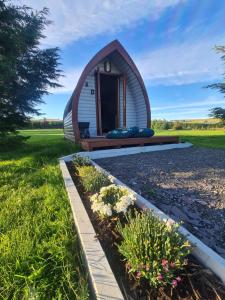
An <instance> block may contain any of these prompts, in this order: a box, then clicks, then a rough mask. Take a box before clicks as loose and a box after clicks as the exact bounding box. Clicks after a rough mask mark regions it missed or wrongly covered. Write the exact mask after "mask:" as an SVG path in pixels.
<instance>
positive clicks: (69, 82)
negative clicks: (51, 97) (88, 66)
mask: <svg viewBox="0 0 225 300" xmlns="http://www.w3.org/2000/svg"><path fill="white" fill-rule="evenodd" d="M81 72H82V68H75V69H70V70H67V71H66V72H65V73H64V76H63V77H61V78H60V79H59V83H60V84H61V85H62V87H59V88H54V89H50V90H49V92H50V93H53V94H62V93H71V92H72V91H73V90H74V88H75V87H76V84H77V82H78V80H79V78H80V75H81Z"/></svg>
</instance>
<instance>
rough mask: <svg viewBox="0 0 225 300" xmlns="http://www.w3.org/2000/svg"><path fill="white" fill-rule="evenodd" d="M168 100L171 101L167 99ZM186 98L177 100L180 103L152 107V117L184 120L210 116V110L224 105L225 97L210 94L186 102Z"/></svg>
mask: <svg viewBox="0 0 225 300" xmlns="http://www.w3.org/2000/svg"><path fill="white" fill-rule="evenodd" d="M167 101H168V102H171V101H169V100H167ZM185 101H187V100H186V99H180V100H177V102H178V103H180V104H175V105H165V106H161V107H154V106H153V107H152V108H151V110H152V119H167V120H182V119H185V118H194V117H196V118H208V115H209V110H210V109H211V108H213V107H215V106H221V105H222V106H224V105H225V99H224V98H219V97H214V96H209V97H207V98H206V99H197V100H196V101H194V100H192V101H191V102H188V103H185Z"/></svg>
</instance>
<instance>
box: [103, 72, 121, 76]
mask: <svg viewBox="0 0 225 300" xmlns="http://www.w3.org/2000/svg"><path fill="white" fill-rule="evenodd" d="M99 73H100V74H101V75H102V74H103V75H108V76H115V77H118V76H122V74H121V73H107V72H104V71H99Z"/></svg>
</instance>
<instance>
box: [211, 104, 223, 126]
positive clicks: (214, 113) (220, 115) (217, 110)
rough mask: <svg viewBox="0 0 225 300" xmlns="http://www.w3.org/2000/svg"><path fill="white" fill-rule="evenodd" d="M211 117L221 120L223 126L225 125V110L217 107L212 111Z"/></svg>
mask: <svg viewBox="0 0 225 300" xmlns="http://www.w3.org/2000/svg"><path fill="white" fill-rule="evenodd" d="M209 116H210V117H213V118H215V119H220V120H221V122H222V123H223V125H225V109H224V108H222V107H215V108H212V109H211V110H210V114H209Z"/></svg>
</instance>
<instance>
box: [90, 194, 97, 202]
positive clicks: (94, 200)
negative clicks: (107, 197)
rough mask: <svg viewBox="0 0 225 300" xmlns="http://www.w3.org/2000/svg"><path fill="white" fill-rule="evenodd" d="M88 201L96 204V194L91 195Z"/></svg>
mask: <svg viewBox="0 0 225 300" xmlns="http://www.w3.org/2000/svg"><path fill="white" fill-rule="evenodd" d="M90 200H91V201H92V202H97V201H98V194H97V193H96V194H94V195H92V196H91V197H90Z"/></svg>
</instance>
